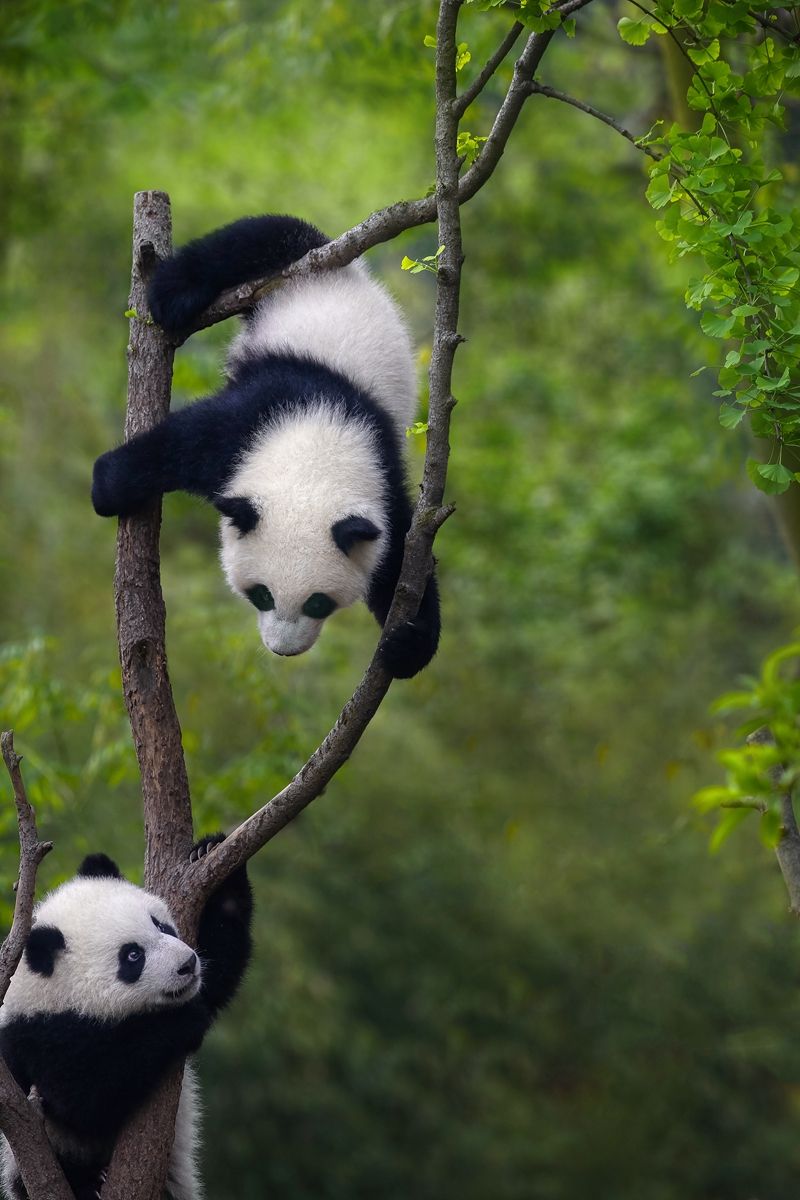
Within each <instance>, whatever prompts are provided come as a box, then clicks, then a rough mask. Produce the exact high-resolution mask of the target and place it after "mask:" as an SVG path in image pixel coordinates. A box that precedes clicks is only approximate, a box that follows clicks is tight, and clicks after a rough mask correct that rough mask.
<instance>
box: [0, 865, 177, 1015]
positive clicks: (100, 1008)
mask: <svg viewBox="0 0 800 1200" xmlns="http://www.w3.org/2000/svg"><path fill="white" fill-rule="evenodd" d="M200 979H201V968H200V961H199V959H198V957H197V955H196V954H195V952H194V951H193V950H192V948H191V946H187V945H186V943H185V942H182V941H181V940H180V938H179V937H178V936H177V933H176V932H175V927H174V922H173V918H172V916H171V914H170V912H169V909H168V908H167V906H166V904H165V903H164V901H163V900H161V899H159V897H158V896H154V895H151V894H150V893H149V892H146V891H144V890H143V889H142V888H139V887H136V885H135V884H132V883H129V882H128V881H127V880H125V879H123V878H122V876H121V874H120V872H119V868H118V867H117V866H116V864H115V863H113V862H112V861H111V859H109V858H107V857H106V856H105V855H104V854H93V855H90V856H89V857H88V858H87V859H85V860H84V862H83V863H82V865H81V867H80V870H79V871H78V874H77V876H76V877H75V878H74V879H71V880H69V881H68V882H67V883H63V884H62V885H61V886H60V887H58V888H56V889H55V890H54V891H52V892H50V894H49V895H47V896H45V897H44V899H43V900H42V901H41V902H40V903H39V904H38V905H37V907H36V910H35V912H34V921H33V927H32V929H31V932H30V936H29V937H28V941H27V944H26V947H25V953H24V955H23V957H22V960H21V962H20V964H19V967H18V968H17V971H16V973H15V975H14V977H13V979H12V981H11V986H10V988H9V990H8V993H7V995H6V999H5V1002H4V1005H3V1010H2V1011H3V1015H4V1019H6V1020H8V1019H10V1018H11V1017H13V1016H18V1015H29V1016H32V1015H34V1014H37V1013H59V1012H76V1013H79V1014H81V1015H83V1016H93V1017H99V1018H104V1019H113V1020H119V1019H121V1018H123V1017H126V1016H129V1015H132V1014H134V1013H140V1012H147V1011H152V1010H154V1009H159V1008H167V1007H172V1006H175V1005H179V1004H185V1003H186V1002H187V1001H188V1000H190V999H191V998H192V997H193V996H194V995H196V993H197V991H198V989H199V987H200Z"/></svg>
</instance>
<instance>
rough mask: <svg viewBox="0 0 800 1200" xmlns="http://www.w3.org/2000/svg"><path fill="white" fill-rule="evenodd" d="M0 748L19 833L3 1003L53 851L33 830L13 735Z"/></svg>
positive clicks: (2, 958) (1, 959)
mask: <svg viewBox="0 0 800 1200" xmlns="http://www.w3.org/2000/svg"><path fill="white" fill-rule="evenodd" d="M0 749H2V754H3V762H4V763H5V764H6V770H7V771H8V774H9V776H10V778H11V786H12V787H13V789H14V804H15V806H16V809H17V827H18V830H19V879H18V880H17V884H16V897H15V899H14V919H13V921H12V923H11V929H10V930H9V932H8V936H7V937H6V939H5V941H4V942H3V945H2V946H1V947H0V1004H2V1002H3V1000H4V998H5V994H6V992H7V991H8V985H9V984H10V983H11V976H12V975H13V974H14V972H15V971H16V969H17V966H18V964H19V960H20V959H21V958H22V952H23V950H24V949H25V943H26V942H27V940H28V934H29V933H30V931H31V924H32V920H33V902H34V897H35V894H36V872H37V871H38V869H39V864H40V862H41V861H42V859H43V858H44V856H45V855H46V854H49V853H50V851H51V850H52V849H53V843H52V842H40V841H39V834H38V832H37V829H36V816H35V814H34V811H33V809H32V808H31V806H30V804H29V803H28V797H27V795H26V793H25V783H24V781H23V778H22V772H21V771H20V769H19V764H20V763H21V762H22V758H21V756H20V755H19V754H17V752H16V751H15V749H14V734H13V733H12V732H11V731H10V730H9V731H8V732H6V733H0Z"/></svg>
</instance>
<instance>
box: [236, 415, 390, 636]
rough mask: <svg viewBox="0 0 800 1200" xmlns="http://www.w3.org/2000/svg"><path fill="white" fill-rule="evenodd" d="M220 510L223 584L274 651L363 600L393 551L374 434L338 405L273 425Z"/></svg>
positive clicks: (243, 464) (248, 457) (242, 465)
mask: <svg viewBox="0 0 800 1200" xmlns="http://www.w3.org/2000/svg"><path fill="white" fill-rule="evenodd" d="M217 507H218V508H219V510H220V512H221V513H222V516H223V520H222V526H221V541H222V547H221V558H222V566H223V569H224V571H225V575H226V578H227V580H228V583H229V584H230V586H231V587H232V588H233V590H234V591H235V592H237V593H238V594H239V595H240V596H243V597H244V598H245V599H246V600H248V601H249V602H250V603H251V604H252V605H253V607H254V608H255V610H256V612H257V614H258V615H257V620H258V630H259V633H260V635H261V640H262V642H263V643H264V645H265V646H266V647H267V649H268V650H272V651H273V652H274V653H275V654H283V655H294V654H302V653H303V652H304V651H305V650H308V649H309V648H310V647H311V646H313V644H314V642H315V641H316V640H317V638H318V637H319V634H320V631H321V630H322V627H323V625H324V623H325V621H326V619H327V618H328V617H329V616H330V615H331V613H334V612H336V610H337V609H339V608H347V607H349V605H351V604H354V603H355V602H356V601H357V600H361V599H363V598H364V597H365V595H366V593H367V590H368V588H369V583H370V579H371V577H372V575H373V574H374V572H375V570H376V569H377V567H378V565H379V563H380V561H381V558H382V557H383V555H384V553H385V550H386V541H387V539H386V527H387V517H386V503H385V481H384V477H383V474H382V472H381V468H380V466H379V463H378V459H377V455H376V451H375V444H374V437H373V434H372V432H371V431H370V430H369V429H367V428H366V427H365V426H363V425H361V424H359V423H358V422H355V421H348V420H346V419H345V417H344V416H343V414H342V412H341V411H340V410H339V409H338V408H336V407H335V406H334V407H326V406H324V405H321V406H319V407H314V406H312V407H311V408H310V409H309V410H308V411H306V412H305V413H303V414H300V415H297V414H295V415H292V416H287V417H285V418H284V419H283V420H281V421H278V422H273V423H272V424H270V425H269V426H268V427H267V428H266V429H265V430H264V431H263V432H262V434H261V435H260V436H259V437H258V438H257V439H256V441H255V442H254V444H253V446H252V447H251V449H250V450H249V452H248V453H247V454H246V455H245V456H244V457H243V458H242V461H241V463H240V465H239V468H238V470H237V471H236V473H235V474H234V476H233V477H232V478H231V480H230V481H229V483H228V486H227V487H226V489H225V495H223V496H220V497H219V499H218V501H217Z"/></svg>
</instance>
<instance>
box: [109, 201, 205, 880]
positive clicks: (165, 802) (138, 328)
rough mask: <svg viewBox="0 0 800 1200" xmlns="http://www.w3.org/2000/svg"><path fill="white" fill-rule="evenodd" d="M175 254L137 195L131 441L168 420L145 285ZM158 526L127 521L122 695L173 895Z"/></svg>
mask: <svg viewBox="0 0 800 1200" xmlns="http://www.w3.org/2000/svg"><path fill="white" fill-rule="evenodd" d="M171 250H172V222H171V217H170V205H169V197H168V196H167V195H166V194H165V193H164V192H156V191H153V192H137V193H136V196H135V198H134V207H133V269H132V274H131V293H130V302H129V309H131V310H132V311H133V312H135V313H136V316H134V317H132V318H131V327H130V342H129V345H128V404H127V411H126V416H125V438H126V440H127V439H129V438H131V437H133V436H134V434H137V433H141V432H143V431H144V430H146V429H150V428H151V427H152V426H153V425H155V424H156V423H157V422H158V421H161V420H163V419H164V417H166V415H167V413H168V412H169V402H170V390H171V385H172V360H173V357H174V353H175V350H174V346H173V345H172V343H171V342H170V341H169V339H168V338H167V337H166V335H165V334H164V333H163V332H162V331H161V330H160V329H159V328H158V326H157V325H154V324H153V323H152V322H151V321H150V320H149V310H148V307H147V279H148V277H149V275H150V272H151V271H152V269H153V267H154V266H155V264H156V263H157V262H158V260H159V259H161V258H165V257H167V256H168V255H169V254H170V252H171ZM160 528H161V503H160V501H158V502H156V503H154V504H153V505H152V506H151V507H150V508H149V509H148V511H147V512H145V513H143V514H140V515H136V516H133V517H123V518H121V519H120V522H119V532H118V535H117V568H116V575H115V579H114V594H115V599H116V609H117V635H118V640H119V657H120V663H121V664H122V687H123V691H124V693H125V704H126V705H127V709H128V716H129V717H130V722H131V730H132V733H133V740H134V744H135V746H136V755H137V758H138V760H139V770H140V772H141V777H142V802H143V806H144V826H145V837H146V852H145V884H146V886H147V887H150V888H153V890H154V891H157V892H160V893H161V894H162V895H165V894H166V892H167V890H168V886H169V881H170V873H171V870H172V868H173V867H174V866H175V864H176V863H177V862H178V861H179V860H180V859H182V858H186V857H187V855H188V853H189V850H190V847H191V841H192V810H191V804H190V800H189V781H188V778H187V775H186V764H185V762H184V757H183V748H182V745H181V728H180V723H179V721H178V714H177V712H176V711H175V703H174V700H173V697H172V688H171V686H170V681H169V674H168V671H167V652H166V642H165V624H166V613H165V609H164V598H163V596H162V593H161V578H160V559H159V548H158V539H159V531H160Z"/></svg>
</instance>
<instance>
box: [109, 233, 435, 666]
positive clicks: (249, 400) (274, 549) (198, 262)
mask: <svg viewBox="0 0 800 1200" xmlns="http://www.w3.org/2000/svg"><path fill="white" fill-rule="evenodd" d="M326 240H327V239H326V238H325V236H324V235H323V234H322V233H320V231H319V230H318V229H315V228H314V227H313V226H311V225H308V224H307V223H306V222H305V221H301V220H299V219H297V218H294V217H288V216H264V217H245V218H243V219H242V220H240V221H236V222H234V224H232V225H228V226H226V227H225V228H223V229H219V230H217V231H216V232H214V233H211V234H209V235H208V236H206V237H204V238H201V239H199V240H198V241H195V242H190V243H189V244H188V245H186V246H184V247H183V249H181V250H179V251H178V253H177V254H176V255H175V256H174V257H173V258H169V259H166V260H164V261H163V262H161V263H160V264H159V265H158V266H157V268H156V270H155V273H154V275H153V277H152V279H151V281H150V283H149V290H148V299H149V304H150V310H151V313H152V315H153V317H154V318H155V320H156V321H157V322H158V324H159V325H161V326H162V327H163V328H164V329H165V330H167V332H169V333H170V334H172V335H175V336H176V337H180V336H181V335H182V334H185V333H186V332H187V330H189V329H190V328H191V326H192V323H193V321H194V319H195V318H196V317H197V316H198V315H199V314H200V313H201V312H202V311H203V310H204V309H205V308H207V307H208V305H209V304H211V302H212V301H213V300H214V299H215V298H216V297H217V296H218V295H219V294H220V292H222V291H223V290H224V289H226V288H229V287H233V286H236V285H238V284H242V283H246V282H248V281H252V280H255V279H258V278H260V277H262V276H264V275H269V274H272V273H276V272H279V271H281V270H282V269H283V268H285V267H286V266H288V265H289V264H290V263H292V262H294V261H296V260H297V259H299V258H301V257H302V256H303V255H304V254H305V253H306V251H308V250H311V249H313V248H315V247H318V246H321V245H323V244H324V243H325V242H326ZM415 375H416V372H415V365H414V354H413V350H412V346H411V341H410V339H409V335H408V332H407V329H406V325H405V322H404V320H403V317H402V316H401V314H400V312H399V310H398V308H397V306H396V305H395V303H394V301H393V300H392V299H391V298H390V297H389V295H388V294H387V292H386V291H385V290H384V288H383V287H381V285H380V284H378V283H377V282H376V281H375V280H374V279H372V277H371V276H370V274H369V271H368V269H367V267H366V265H365V264H364V263H362V262H355V263H352V264H350V265H349V266H346V267H343V268H340V269H338V270H332V271H328V272H324V273H321V274H316V275H310V276H304V277H301V278H297V279H290V280H284V281H283V282H282V283H281V284H280V285H279V286H277V287H276V288H274V289H272V290H270V291H268V292H267V294H266V295H264V297H263V298H262V299H260V300H259V301H258V302H257V303H256V304H255V305H254V307H253V308H252V309H251V311H250V312H249V313H248V314H247V316H246V319H245V322H244V326H243V328H242V330H241V332H240V333H239V334H238V336H237V337H236V338H235V339H234V341H233V342H232V344H231V346H230V349H229V354H228V362H227V383H226V384H225V386H224V387H223V389H222V390H221V391H220V392H219V393H218V394H217V395H215V396H211V397H209V398H207V399H205V400H201V401H198V402H196V403H194V404H191V405H189V406H188V407H186V408H183V409H181V410H179V411H176V412H172V413H170V415H169V416H168V417H167V418H166V419H165V420H164V421H162V422H161V423H160V424H159V425H157V426H156V427H155V428H154V429H151V430H149V431H148V432H146V433H143V434H140V435H138V436H137V437H134V438H132V439H131V440H130V441H129V442H127V443H125V445H123V446H120V447H118V448H117V449H115V450H111V451H109V452H108V453H106V454H103V455H102V456H101V457H100V458H99V459H98V460H97V462H96V464H95V470H94V483H93V489H92V498H93V502H94V507H95V509H96V511H97V512H98V513H99V514H100V515H101V516H106V517H108V516H125V515H129V514H131V513H135V512H137V511H139V510H140V509H142V508H143V507H144V506H145V505H147V504H148V503H149V502H150V501H151V500H152V499H153V498H154V497H156V496H159V495H160V494H162V493H163V492H170V491H175V490H182V491H187V492H193V493H196V494H199V495H200V496H203V497H204V498H205V499H206V500H209V501H210V502H211V503H212V504H214V505H215V506H216V507H217V509H218V510H219V512H220V514H221V518H222V519H221V543H222V545H221V558H222V566H223V570H224V572H225V576H226V578H227V580H228V583H229V585H230V587H231V588H232V589H233V591H234V592H236V593H238V594H239V595H240V596H242V597H244V598H246V599H247V600H249V601H250V603H251V604H252V605H253V606H254V607H255V608H256V610H257V612H258V617H257V620H258V627H259V632H260V635H261V639H262V641H263V643H264V645H265V646H266V647H267V648H268V649H270V650H272V651H274V652H275V653H276V654H281V655H295V654H302V653H303V652H304V651H306V650H308V649H309V647H310V646H311V645H313V643H314V642H315V641H316V639H317V637H318V635H319V632H320V629H321V628H322V625H323V622H324V621H325V619H326V617H328V616H329V615H330V614H331V613H332V612H334V610H336V609H338V608H346V607H347V606H348V605H350V604H353V603H354V602H355V601H356V600H359V599H365V600H366V602H367V604H368V606H369V608H370V610H371V612H372V613H373V614H374V616H375V617H376V619H377V621H378V622H379V624H380V625H383V624H384V622H385V621H386V617H387V615H388V612H389V607H390V605H391V602H392V597H393V595H394V589H395V585H396V583H397V579H398V575H399V572H400V567H401V564H402V558H403V546H404V539H405V534H406V532H407V531H408V528H409V525H410V522H411V506H410V503H409V498H408V494H407V491H406V482H405V470H404V465H403V445H404V443H405V430H406V428H407V426H408V425H409V424H410V422H411V420H412V419H413V417H414V414H415V410H416V404H417V389H416V380H415ZM438 641H439V598H438V593H437V587H436V581H435V579H434V577H433V576H431V578H430V579H429V581H428V585H427V588H426V590H425V593H424V596H423V599H422V603H421V606H420V610H419V613H418V615H417V616H416V618H415V619H414V620H412V621H409V622H407V623H406V624H404V625H401V626H400V627H399V628H397V629H395V630H393V631H392V633H391V634H389V635H387V636H385V637H384V638H383V640H382V642H381V644H380V650H379V653H380V657H381V660H382V662H383V664H384V665H385V666H386V668H387V669H388V670H389V672H390V673H391V674H392V675H394V676H396V677H401V678H407V677H410V676H412V675H415V674H416V673H417V672H418V671H420V670H421V669H422V668H423V667H424V666H426V665H427V663H428V662H430V660H431V658H432V656H433V655H434V653H435V651H436V648H437V645H438Z"/></svg>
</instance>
